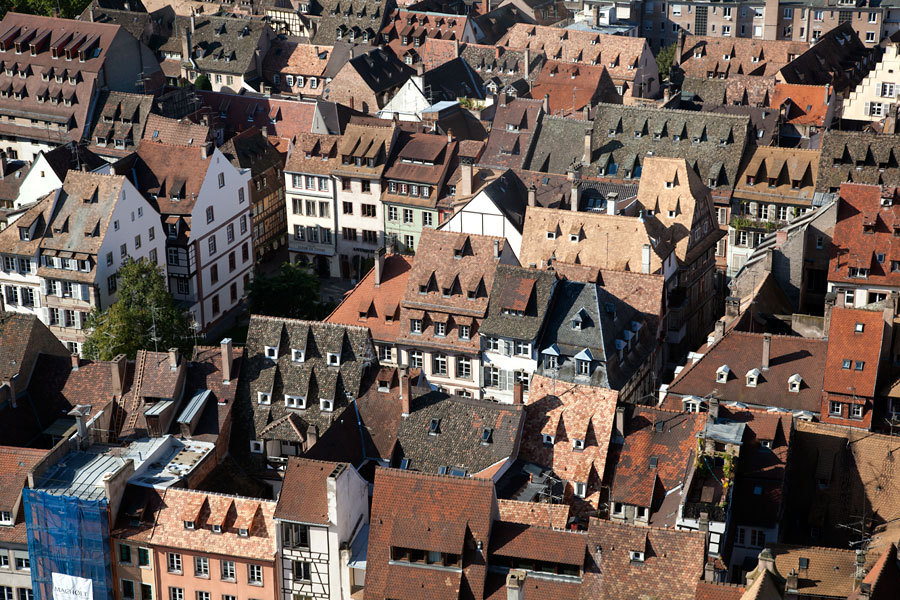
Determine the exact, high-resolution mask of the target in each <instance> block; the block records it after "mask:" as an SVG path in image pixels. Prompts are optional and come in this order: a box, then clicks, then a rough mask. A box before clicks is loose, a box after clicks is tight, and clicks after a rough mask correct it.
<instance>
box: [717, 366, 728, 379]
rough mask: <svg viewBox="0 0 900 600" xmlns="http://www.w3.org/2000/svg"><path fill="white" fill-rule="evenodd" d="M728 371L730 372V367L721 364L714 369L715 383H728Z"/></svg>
mask: <svg viewBox="0 0 900 600" xmlns="http://www.w3.org/2000/svg"><path fill="white" fill-rule="evenodd" d="M729 373H731V369H730V368H729V367H728V365H722V366H721V367H719V368H718V369H716V383H728V375H729Z"/></svg>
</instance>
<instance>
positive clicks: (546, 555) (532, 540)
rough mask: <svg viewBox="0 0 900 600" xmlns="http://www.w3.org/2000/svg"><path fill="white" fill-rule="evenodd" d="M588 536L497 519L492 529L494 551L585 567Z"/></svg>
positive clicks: (506, 555) (492, 549)
mask: <svg viewBox="0 0 900 600" xmlns="http://www.w3.org/2000/svg"><path fill="white" fill-rule="evenodd" d="M587 543H588V536H587V534H586V533H585V532H581V531H566V530H560V529H550V528H549V527H539V526H537V525H523V524H521V523H505V522H503V521H497V522H495V523H494V526H493V529H492V530H491V547H490V551H491V554H492V555H494V556H504V557H510V558H524V559H528V560H546V561H551V562H555V563H561V564H565V565H573V566H578V567H579V568H582V567H583V566H584V562H585V555H586V553H587Z"/></svg>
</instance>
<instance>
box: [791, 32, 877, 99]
mask: <svg viewBox="0 0 900 600" xmlns="http://www.w3.org/2000/svg"><path fill="white" fill-rule="evenodd" d="M875 51H876V49H869V48H866V46H865V45H864V44H863V43H862V41H861V40H860V39H859V35H858V34H857V33H856V31H854V29H853V24H852V23H849V22H848V23H843V24H841V25H838V26H837V27H835V28H833V29H831V30H830V31H828V32H826V33H825V34H824V35H823V36H822V37H821V38H819V41H818V42H816V43H815V44H814V45H813V46H812V47H810V49H809V50H807V51H806V52H804V53H803V54H801V55H800V56H798V57H797V58H795V59H794V60H792V61H791V62H789V63H788V64H786V65H785V66H784V67H782V68H781V70H780V71H779V72H778V73H779V75H780V80H781V81H782V82H784V83H800V84H804V85H825V84H826V83H830V84H831V85H833V86H834V88H835V90H836V91H838V92H843V91H846V90H847V89H848V88H852V87H853V86H855V85H856V84H858V83H859V82H860V81H862V79H863V78H864V77H865V76H866V74H867V73H868V72H869V70H870V69H871V68H872V67H873V66H874V64H875V61H874V60H872V61H871V62H870V63H869V64H867V65H866V66H865V67H862V68H857V66H858V65H859V66H862V64H863V60H864V59H865V58H866V57H867V56H872V58H874V54H873V53H874V52H875Z"/></svg>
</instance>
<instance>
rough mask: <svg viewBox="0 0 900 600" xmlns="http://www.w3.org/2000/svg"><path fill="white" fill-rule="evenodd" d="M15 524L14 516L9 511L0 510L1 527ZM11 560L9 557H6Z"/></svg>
mask: <svg viewBox="0 0 900 600" xmlns="http://www.w3.org/2000/svg"><path fill="white" fill-rule="evenodd" d="M12 524H13V515H12V513H11V512H10V511H8V510H0V525H12ZM6 558H7V559H9V557H8V556H7V557H6Z"/></svg>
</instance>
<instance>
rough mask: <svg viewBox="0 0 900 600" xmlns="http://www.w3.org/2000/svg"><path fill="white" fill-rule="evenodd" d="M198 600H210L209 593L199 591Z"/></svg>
mask: <svg viewBox="0 0 900 600" xmlns="http://www.w3.org/2000/svg"><path fill="white" fill-rule="evenodd" d="M197 600H209V592H206V591H203V590H197Z"/></svg>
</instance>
